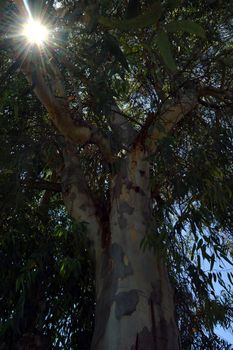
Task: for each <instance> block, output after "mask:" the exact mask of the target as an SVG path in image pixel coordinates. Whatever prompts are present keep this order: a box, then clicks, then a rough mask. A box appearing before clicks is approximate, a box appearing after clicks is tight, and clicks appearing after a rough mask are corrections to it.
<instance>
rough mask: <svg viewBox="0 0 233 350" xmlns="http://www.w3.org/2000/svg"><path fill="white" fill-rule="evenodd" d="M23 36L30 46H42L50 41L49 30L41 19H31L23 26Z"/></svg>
mask: <svg viewBox="0 0 233 350" xmlns="http://www.w3.org/2000/svg"><path fill="white" fill-rule="evenodd" d="M22 35H23V36H24V37H25V38H26V40H27V42H28V43H29V44H30V45H37V46H42V45H43V44H45V43H46V42H47V41H48V39H49V29H48V28H47V27H46V25H44V24H43V23H42V22H41V21H40V20H39V19H33V18H32V17H31V18H29V20H28V21H27V22H26V23H25V24H24V25H23V31H22Z"/></svg>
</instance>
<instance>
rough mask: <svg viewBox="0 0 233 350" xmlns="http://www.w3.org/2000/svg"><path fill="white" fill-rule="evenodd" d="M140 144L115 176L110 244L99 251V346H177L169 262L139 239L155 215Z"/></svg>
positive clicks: (168, 349) (171, 349)
mask: <svg viewBox="0 0 233 350" xmlns="http://www.w3.org/2000/svg"><path fill="white" fill-rule="evenodd" d="M145 156H146V155H145V154H144V153H143V150H142V149H140V148H137V149H135V150H134V152H132V154H131V155H130V156H129V157H128V159H126V160H125V162H126V164H127V165H128V166H124V164H123V165H122V168H121V171H120V173H119V174H118V175H117V176H116V178H115V179H114V181H113V193H114V195H113V197H112V203H111V215H110V227H111V244H110V247H109V250H108V251H107V252H104V254H102V255H101V256H100V259H101V263H102V269H101V271H99V274H98V275H97V276H96V279H97V281H98V288H97V306H96V324H95V332H94V337H93V342H92V349H93V350H94V349H95V350H109V349H111V350H136V349H137V350H139V349H140V350H152V349H153V350H178V349H179V337H178V331H177V326H176V322H175V319H174V305H173V293H172V289H171V286H170V284H169V280H168V274H167V271H166V267H165V265H164V263H163V261H162V260H161V258H160V257H158V256H156V255H155V254H154V253H153V252H150V251H145V252H143V251H142V249H141V248H140V243H141V240H142V239H143V237H144V236H145V235H146V234H147V231H148V227H149V224H150V221H149V220H150V219H151V208H150V206H151V198H150V189H149V164H148V162H147V161H145V160H144V159H145Z"/></svg>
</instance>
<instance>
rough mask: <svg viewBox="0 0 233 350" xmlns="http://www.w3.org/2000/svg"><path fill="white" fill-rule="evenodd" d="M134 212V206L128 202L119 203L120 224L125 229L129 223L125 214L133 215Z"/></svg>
mask: <svg viewBox="0 0 233 350" xmlns="http://www.w3.org/2000/svg"><path fill="white" fill-rule="evenodd" d="M133 212H134V208H132V207H131V206H130V205H129V204H128V203H127V202H123V203H121V204H120V205H119V208H118V213H119V216H118V224H119V226H120V229H121V230H123V229H124V228H125V227H126V225H127V219H126V218H125V216H124V215H125V214H128V215H132V214H133Z"/></svg>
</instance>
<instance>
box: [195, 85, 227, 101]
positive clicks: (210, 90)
mask: <svg viewBox="0 0 233 350" xmlns="http://www.w3.org/2000/svg"><path fill="white" fill-rule="evenodd" d="M198 95H199V97H207V96H212V97H216V98H218V99H221V100H233V91H228V90H224V89H220V88H215V87H212V86H205V87H202V88H201V89H200V90H199V94H198Z"/></svg>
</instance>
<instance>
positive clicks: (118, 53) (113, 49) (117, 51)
mask: <svg viewBox="0 0 233 350" xmlns="http://www.w3.org/2000/svg"><path fill="white" fill-rule="evenodd" d="M104 42H105V44H106V47H107V49H108V50H109V52H110V53H111V54H112V55H113V56H115V57H116V58H117V60H118V61H119V62H120V63H121V64H122V66H123V67H124V68H125V69H126V70H129V65H128V62H127V60H126V58H125V55H124V54H123V52H122V50H121V48H120V45H119V43H118V41H117V39H116V38H115V37H114V36H113V35H111V34H109V33H106V34H105V37H104Z"/></svg>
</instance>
